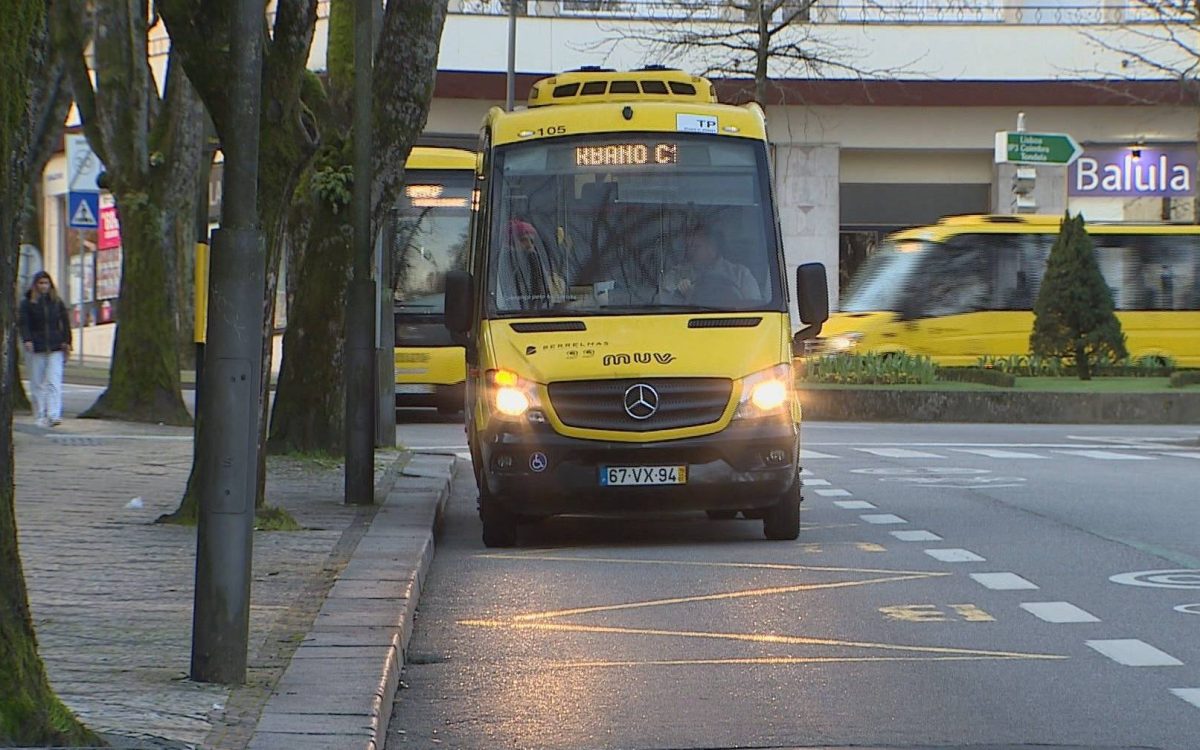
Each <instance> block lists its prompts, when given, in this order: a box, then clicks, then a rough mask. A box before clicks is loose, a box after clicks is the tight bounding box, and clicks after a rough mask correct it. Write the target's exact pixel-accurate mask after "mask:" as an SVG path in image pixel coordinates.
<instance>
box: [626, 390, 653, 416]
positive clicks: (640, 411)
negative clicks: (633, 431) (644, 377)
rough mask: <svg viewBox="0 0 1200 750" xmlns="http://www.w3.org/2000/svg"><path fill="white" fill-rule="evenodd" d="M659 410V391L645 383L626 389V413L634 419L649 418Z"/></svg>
mask: <svg viewBox="0 0 1200 750" xmlns="http://www.w3.org/2000/svg"><path fill="white" fill-rule="evenodd" d="M657 411H658V391H656V390H654V386H652V385H647V384H645V383H638V384H637V385H631V386H629V387H628V388H626V389H625V413H626V414H628V415H629V416H631V417H633V418H634V419H649V418H650V417H653V416H654V413H655V412H657Z"/></svg>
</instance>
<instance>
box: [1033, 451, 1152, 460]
mask: <svg viewBox="0 0 1200 750" xmlns="http://www.w3.org/2000/svg"><path fill="white" fill-rule="evenodd" d="M1055 453H1065V454H1067V455H1071V456H1083V457H1084V458H1097V459H1100V460H1101V461H1154V460H1156V459H1155V458H1154V456H1135V455H1133V454H1132V453H1114V452H1112V451H1055Z"/></svg>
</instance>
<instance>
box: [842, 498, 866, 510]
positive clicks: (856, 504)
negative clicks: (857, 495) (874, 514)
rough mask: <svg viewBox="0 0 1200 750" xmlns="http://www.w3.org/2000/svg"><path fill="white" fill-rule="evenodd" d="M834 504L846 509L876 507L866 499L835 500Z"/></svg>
mask: <svg viewBox="0 0 1200 750" xmlns="http://www.w3.org/2000/svg"><path fill="white" fill-rule="evenodd" d="M833 504H834V505H836V506H837V507H839V508H842V509H844V510H873V509H874V508H875V506H874V505H872V504H871V503H868V502H867V501H866V500H835V501H834V503H833Z"/></svg>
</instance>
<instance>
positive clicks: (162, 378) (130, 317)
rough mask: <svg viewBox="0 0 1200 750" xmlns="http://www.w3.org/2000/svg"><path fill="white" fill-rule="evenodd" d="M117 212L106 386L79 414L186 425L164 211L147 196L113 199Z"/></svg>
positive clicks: (130, 195)
mask: <svg viewBox="0 0 1200 750" xmlns="http://www.w3.org/2000/svg"><path fill="white" fill-rule="evenodd" d="M117 205H118V206H120V210H121V240H122V248H121V251H122V252H121V297H120V299H121V307H120V310H119V311H118V316H119V319H118V323H117V333H116V340H115V342H114V343H113V364H112V370H111V372H110V373H109V383H108V388H107V389H106V390H105V391H104V393H102V394H101V395H100V398H99V399H97V401H96V403H95V404H94V405H93V406H92V407H91V408H90V409H88V410H87V411H86V412H84V413H83V414H81V415H80V416H82V417H84V418H95V419H126V420H131V421H135V422H161V423H164V424H173V425H187V424H191V422H192V418H191V415H190V414H188V411H187V407H185V406H184V403H183V398H182V395H181V393H180V389H179V351H178V349H177V347H176V339H175V326H174V325H173V324H172V323H173V316H172V311H171V307H170V302H169V299H168V285H169V284H171V283H172V282H171V281H170V280H168V279H167V263H166V258H165V254H164V252H163V249H164V237H165V234H166V227H165V226H164V222H163V210H162V209H161V208H160V207H159V206H157V205H155V204H154V203H153V202H151V201H150V200H149V199H148V198H147V196H145V195H140V194H126V195H118V196H117Z"/></svg>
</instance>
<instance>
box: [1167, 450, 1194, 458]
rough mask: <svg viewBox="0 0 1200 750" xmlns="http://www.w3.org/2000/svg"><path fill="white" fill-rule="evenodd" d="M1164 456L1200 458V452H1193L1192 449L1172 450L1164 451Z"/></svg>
mask: <svg viewBox="0 0 1200 750" xmlns="http://www.w3.org/2000/svg"><path fill="white" fill-rule="evenodd" d="M1159 455H1162V456H1183V457H1184V458H1200V453H1192V452H1191V451H1171V452H1170V453H1167V452H1163V453H1161V454H1159Z"/></svg>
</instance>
